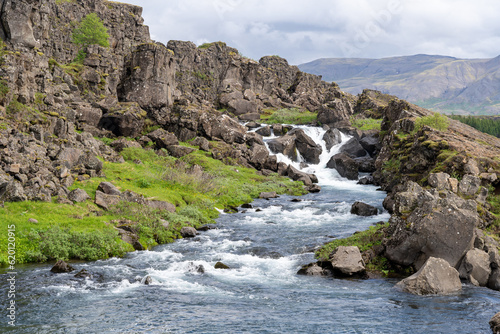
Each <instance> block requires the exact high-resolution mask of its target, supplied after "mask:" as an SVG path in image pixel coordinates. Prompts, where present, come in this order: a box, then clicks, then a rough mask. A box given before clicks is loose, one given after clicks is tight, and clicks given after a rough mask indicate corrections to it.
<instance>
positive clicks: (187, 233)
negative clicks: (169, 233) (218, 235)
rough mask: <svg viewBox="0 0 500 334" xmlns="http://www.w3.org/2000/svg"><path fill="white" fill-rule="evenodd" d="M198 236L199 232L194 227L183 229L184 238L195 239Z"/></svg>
mask: <svg viewBox="0 0 500 334" xmlns="http://www.w3.org/2000/svg"><path fill="white" fill-rule="evenodd" d="M197 234H198V232H197V231H196V229H195V228H194V227H192V226H184V227H183V228H181V236H182V237H183V238H194V237H195V236H196V235H197Z"/></svg>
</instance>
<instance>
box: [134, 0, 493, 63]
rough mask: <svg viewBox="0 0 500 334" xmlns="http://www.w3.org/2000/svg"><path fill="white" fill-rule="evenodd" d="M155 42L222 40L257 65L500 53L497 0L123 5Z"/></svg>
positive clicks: (147, 0)
mask: <svg viewBox="0 0 500 334" xmlns="http://www.w3.org/2000/svg"><path fill="white" fill-rule="evenodd" d="M126 2H128V3H132V4H135V5H139V6H141V7H143V9H144V11H143V17H144V19H145V22H144V24H146V25H148V26H149V28H150V33H151V37H152V39H154V40H156V41H159V42H162V43H164V44H166V43H167V42H168V41H169V40H185V41H192V42H194V43H195V44H197V45H200V44H203V43H206V42H214V41H223V42H226V43H227V44H228V45H229V46H231V47H234V48H237V49H238V50H239V51H240V53H241V54H242V55H243V56H246V57H249V58H252V59H255V60H259V59H260V58H261V57H263V56H266V55H279V56H281V57H283V58H286V59H287V60H288V62H289V63H290V64H294V65H298V64H302V63H306V62H309V61H313V60H315V59H318V58H384V57H392V56H406V55H414V54H432V55H445V56H453V57H457V58H493V57H496V56H498V55H500V19H499V17H498V15H499V14H498V13H500V1H498V0H473V1H471V0H466V1H465V0H312V1H305V0H286V1H285V0H267V1H266V0H245V1H244V0H198V1H195V0H126Z"/></svg>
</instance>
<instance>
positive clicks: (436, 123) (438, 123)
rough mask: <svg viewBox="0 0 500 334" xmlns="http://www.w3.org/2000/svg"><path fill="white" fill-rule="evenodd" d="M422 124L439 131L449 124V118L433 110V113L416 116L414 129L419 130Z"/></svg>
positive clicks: (445, 128) (444, 129)
mask: <svg viewBox="0 0 500 334" xmlns="http://www.w3.org/2000/svg"><path fill="white" fill-rule="evenodd" d="M424 125H427V126H430V127H431V128H433V129H436V130H439V131H446V130H448V126H449V125H450V120H449V119H448V117H446V116H445V115H441V114H440V113H437V112H435V113H434V114H433V115H430V116H424V117H420V118H417V120H416V121H415V131H418V130H420V129H421V128H422V126H424Z"/></svg>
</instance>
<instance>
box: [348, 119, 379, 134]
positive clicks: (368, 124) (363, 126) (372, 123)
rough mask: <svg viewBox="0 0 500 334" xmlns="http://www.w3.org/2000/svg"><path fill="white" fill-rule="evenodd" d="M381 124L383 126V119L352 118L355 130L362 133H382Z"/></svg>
mask: <svg viewBox="0 0 500 334" xmlns="http://www.w3.org/2000/svg"><path fill="white" fill-rule="evenodd" d="M381 124H382V120H381V119H373V118H360V119H355V118H351V125H352V126H353V127H355V128H358V129H359V130H361V131H367V130H378V131H380V126H381Z"/></svg>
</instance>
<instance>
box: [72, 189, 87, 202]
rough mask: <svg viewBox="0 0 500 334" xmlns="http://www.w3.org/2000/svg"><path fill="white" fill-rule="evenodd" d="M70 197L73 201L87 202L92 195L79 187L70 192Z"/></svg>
mask: <svg viewBox="0 0 500 334" xmlns="http://www.w3.org/2000/svg"><path fill="white" fill-rule="evenodd" d="M68 199H69V200H70V201H73V202H76V203H81V202H85V201H86V200H88V199H90V196H89V194H87V192H86V191H85V190H83V189H80V188H78V189H75V190H73V191H71V192H70V193H69V194H68Z"/></svg>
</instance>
